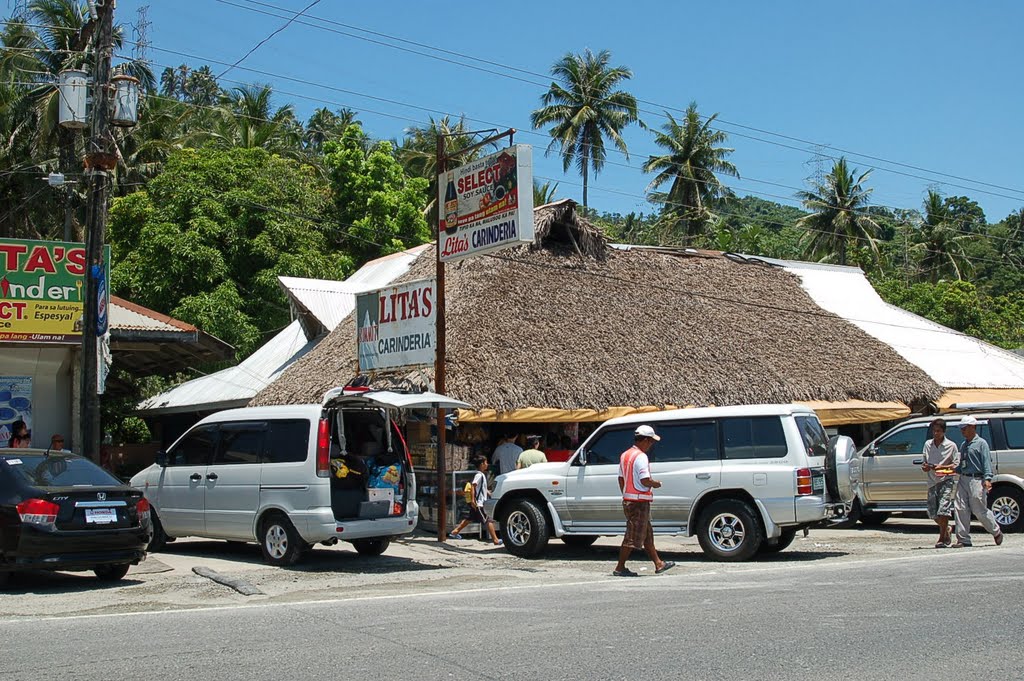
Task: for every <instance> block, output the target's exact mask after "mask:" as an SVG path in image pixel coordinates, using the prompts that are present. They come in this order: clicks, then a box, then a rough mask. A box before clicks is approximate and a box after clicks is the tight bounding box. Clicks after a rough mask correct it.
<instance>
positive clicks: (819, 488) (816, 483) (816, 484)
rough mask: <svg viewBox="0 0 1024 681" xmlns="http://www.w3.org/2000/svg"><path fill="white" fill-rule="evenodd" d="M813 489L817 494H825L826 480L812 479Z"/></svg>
mask: <svg viewBox="0 0 1024 681" xmlns="http://www.w3.org/2000/svg"><path fill="white" fill-rule="evenodd" d="M811 489H813V490H814V491H815V492H824V491H825V478H811Z"/></svg>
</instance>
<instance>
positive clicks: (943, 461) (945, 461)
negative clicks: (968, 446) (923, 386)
mask: <svg viewBox="0 0 1024 681" xmlns="http://www.w3.org/2000/svg"><path fill="white" fill-rule="evenodd" d="M929 430H930V431H931V434H932V439H930V440H928V441H927V442H925V443H924V462H923V463H922V464H921V469H922V470H924V471H925V472H926V473H928V517H929V518H931V519H932V520H934V521H935V523H936V524H937V525H938V526H939V541H937V542H936V543H935V548H937V549H945V548H949V519H950V518H952V517H953V499H954V497H955V496H956V475H955V474H953V469H954V468H956V467H957V466H959V465H960V450H959V449H957V446H956V443H955V442H953V441H952V440H950V439H948V438H947V437H946V421H945V419H935V420H934V421H932V422H931V425H930V426H929Z"/></svg>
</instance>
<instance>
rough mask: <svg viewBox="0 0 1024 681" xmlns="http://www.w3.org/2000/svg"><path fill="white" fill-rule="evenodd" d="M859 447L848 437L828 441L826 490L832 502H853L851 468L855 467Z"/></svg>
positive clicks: (840, 436) (838, 436)
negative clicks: (855, 456)
mask: <svg viewBox="0 0 1024 681" xmlns="http://www.w3.org/2000/svg"><path fill="white" fill-rule="evenodd" d="M856 453H857V447H856V446H855V445H854V444H853V439H851V438H849V437H847V436H846V435H836V436H834V437H832V438H831V439H829V441H828V451H827V452H826V453H825V489H826V490H827V491H828V495H829V497H830V501H834V502H842V503H844V504H845V503H850V502H851V501H853V497H854V489H853V478H852V476H851V472H850V468H851V466H852V465H853V458H854V455H855V454H856Z"/></svg>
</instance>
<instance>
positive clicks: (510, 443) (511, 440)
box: [491, 433, 523, 475]
mask: <svg viewBox="0 0 1024 681" xmlns="http://www.w3.org/2000/svg"><path fill="white" fill-rule="evenodd" d="M522 453H523V448H522V447H520V446H519V445H517V444H516V435H515V434H514V433H509V434H507V435H505V436H504V437H502V438H501V440H500V441H499V442H498V446H497V447H495V448H494V454H492V455H491V465H492V466H496V467H497V469H498V474H499V475H500V474H502V473H511V472H512V471H514V470H515V469H516V462H517V461H519V455H520V454H522Z"/></svg>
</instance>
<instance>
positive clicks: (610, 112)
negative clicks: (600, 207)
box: [530, 49, 639, 210]
mask: <svg viewBox="0 0 1024 681" xmlns="http://www.w3.org/2000/svg"><path fill="white" fill-rule="evenodd" d="M610 61H611V53H610V52H609V51H608V50H601V51H600V52H598V53H597V54H594V53H593V52H591V51H590V50H589V49H587V50H585V51H584V52H583V54H574V53H571V52H570V53H569V54H567V55H565V56H564V57H562V58H561V59H559V60H558V61H557V62H555V64H554V66H552V67H551V74H552V75H553V76H554V77H555V79H556V80H555V81H553V82H552V83H551V86H550V88H549V89H548V91H547V92H545V93H544V94H543V95H542V96H541V98H540V101H541V104H542V107H541V108H540V109H537V110H536V111H534V112H533V113H532V114H531V116H530V120H531V122H532V123H533V127H534V128H542V127H545V126H551V127H550V128H549V130H548V132H549V133H550V135H551V143H550V144H549V145H548V148H547V153H551V151H552V150H553V149H556V148H557V149H558V150H559V153H560V154H561V155H562V170H563V171H567V170H569V167H570V166H572V165H573V164H574V163H575V165H576V168H577V169H578V170H579V172H580V175H582V176H583V208H584V210H585V209H586V208H587V190H588V188H589V185H590V171H591V170H593V171H594V174H595V175H596V174H597V173H599V172H600V171H601V169H602V168H603V167H604V163H605V155H606V152H605V138H608V139H610V140H611V141H612V143H613V144H614V145H615V147H616V148H617V149H619V150H620V151H621V152H622V153H623V154H625V156H626V158H627V159H628V158H629V150H628V149H627V147H626V142H625V140H623V139H622V131H623V129H625V128H626V126H628V125H629V124H630V123H635V122H637V121H638V120H639V118H638V116H637V107H636V97H634V96H633V95H631V94H629V93H628V92H624V91H622V90H619V89H618V88H619V86H620V85H621V84H622V82H623V81H626V80H629V79H630V78H632V77H633V72H632V71H630V70H629V69H628V68H626V67H625V66H614V67H613V66H610V65H609V62H610Z"/></svg>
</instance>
